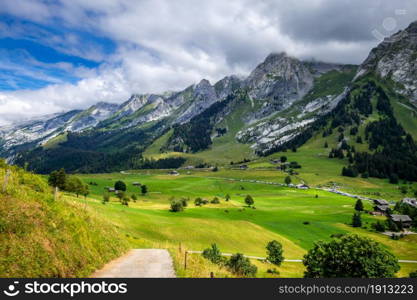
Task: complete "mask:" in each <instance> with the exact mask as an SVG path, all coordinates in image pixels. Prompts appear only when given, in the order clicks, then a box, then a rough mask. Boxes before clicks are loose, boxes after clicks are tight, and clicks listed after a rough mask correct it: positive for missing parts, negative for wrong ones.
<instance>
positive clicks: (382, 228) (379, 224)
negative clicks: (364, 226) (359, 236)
mask: <svg viewBox="0 0 417 300" xmlns="http://www.w3.org/2000/svg"><path fill="white" fill-rule="evenodd" d="M371 226H372V228H373V229H375V230H376V231H378V232H384V231H385V225H384V223H382V222H380V221H377V222H376V223H373V224H372V225H371Z"/></svg>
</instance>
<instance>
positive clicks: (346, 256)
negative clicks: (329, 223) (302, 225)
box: [303, 235, 400, 278]
mask: <svg viewBox="0 0 417 300" xmlns="http://www.w3.org/2000/svg"><path fill="white" fill-rule="evenodd" d="M303 264H304V265H305V266H306V271H305V273H304V277H308V278H343V277H351V278H390V277H394V276H395V273H397V272H398V271H399V270H400V266H399V264H398V260H397V258H396V257H395V256H394V255H393V254H391V253H390V252H389V251H388V250H386V249H385V248H384V247H383V246H382V245H381V244H380V243H378V242H375V241H373V240H371V239H369V238H365V237H360V236H358V235H344V236H342V237H341V238H336V239H333V240H331V241H330V242H323V241H320V242H317V243H315V244H314V246H313V248H312V249H310V250H309V251H308V253H307V254H306V255H304V259H303Z"/></svg>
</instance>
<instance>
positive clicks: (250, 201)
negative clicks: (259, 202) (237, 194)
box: [245, 195, 255, 206]
mask: <svg viewBox="0 0 417 300" xmlns="http://www.w3.org/2000/svg"><path fill="white" fill-rule="evenodd" d="M245 203H246V204H247V205H248V206H251V205H253V204H254V203H255V201H254V200H253V198H252V196H251V195H246V197H245Z"/></svg>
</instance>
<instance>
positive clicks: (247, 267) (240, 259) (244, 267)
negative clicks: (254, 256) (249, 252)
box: [226, 253, 258, 277]
mask: <svg viewBox="0 0 417 300" xmlns="http://www.w3.org/2000/svg"><path fill="white" fill-rule="evenodd" d="M226 266H227V268H228V269H229V271H230V272H232V273H233V274H236V275H239V276H244V277H255V275H256V272H257V271H258V268H257V267H256V266H255V265H252V264H251V262H250V260H249V259H248V258H246V257H244V256H243V254H241V253H236V254H233V255H232V256H231V257H230V259H229V260H228V261H227V263H226Z"/></svg>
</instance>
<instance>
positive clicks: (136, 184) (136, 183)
mask: <svg viewBox="0 0 417 300" xmlns="http://www.w3.org/2000/svg"><path fill="white" fill-rule="evenodd" d="M133 185H134V186H141V185H142V184H140V183H139V182H134V183H133Z"/></svg>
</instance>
